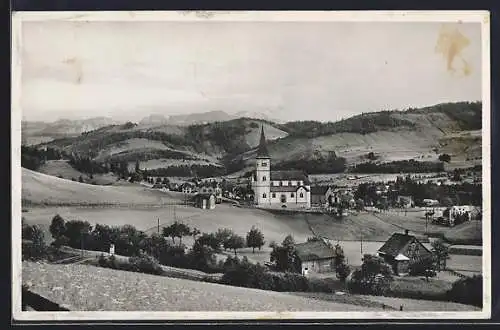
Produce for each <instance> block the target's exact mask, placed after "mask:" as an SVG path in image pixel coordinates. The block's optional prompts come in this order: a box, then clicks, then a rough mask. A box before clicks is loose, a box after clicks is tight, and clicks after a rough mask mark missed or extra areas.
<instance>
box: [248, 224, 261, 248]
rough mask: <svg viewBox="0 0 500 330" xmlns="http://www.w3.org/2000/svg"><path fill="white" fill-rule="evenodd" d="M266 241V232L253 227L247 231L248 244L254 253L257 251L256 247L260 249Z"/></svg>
mask: <svg viewBox="0 0 500 330" xmlns="http://www.w3.org/2000/svg"><path fill="white" fill-rule="evenodd" d="M264 243H265V242H264V234H262V232H261V231H260V230H259V229H257V228H255V227H252V229H250V231H249V232H248V233H247V246H248V247H251V248H252V253H255V248H259V250H260V249H261V248H262V246H264Z"/></svg>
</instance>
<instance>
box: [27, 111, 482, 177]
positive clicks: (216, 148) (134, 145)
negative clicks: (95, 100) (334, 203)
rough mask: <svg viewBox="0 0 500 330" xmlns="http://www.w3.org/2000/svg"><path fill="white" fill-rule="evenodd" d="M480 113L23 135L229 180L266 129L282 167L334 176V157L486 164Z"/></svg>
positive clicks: (246, 119) (46, 130)
mask: <svg viewBox="0 0 500 330" xmlns="http://www.w3.org/2000/svg"><path fill="white" fill-rule="evenodd" d="M481 112H482V105H481V103H480V102H472V103H471V102H458V103H445V104H438V105H435V106H431V107H425V108H419V109H409V110H406V111H381V112H371V113H366V114H361V115H356V116H353V117H350V118H347V119H344V120H341V121H338V122H328V123H323V122H315V121H297V122H287V123H284V124H283V123H277V122H274V121H272V120H269V119H266V117H265V116H262V117H263V118H255V117H256V116H258V115H259V114H253V113H248V112H244V113H239V114H235V115H229V114H227V113H225V112H222V111H212V112H206V113H199V114H190V115H177V116H170V117H165V116H162V115H150V116H148V117H146V118H144V119H142V120H141V121H140V122H139V123H138V124H137V125H136V124H131V123H128V124H125V123H116V122H114V121H113V120H112V119H110V118H95V119H88V120H83V121H74V122H72V121H67V120H66V121H65V120H62V121H57V122H55V123H52V124H44V123H29V122H28V123H26V125H25V131H24V132H23V134H24V135H28V136H29V135H30V134H35V136H38V137H40V136H43V134H46V136H51V137H65V138H64V139H59V140H54V141H52V142H49V141H48V140H46V141H40V142H43V143H44V144H45V145H47V146H51V147H55V148H59V149H62V150H64V151H66V152H69V153H73V154H81V155H87V156H89V155H90V156H91V157H92V158H94V159H96V160H97V161H111V160H125V161H128V162H131V163H133V162H135V161H136V160H139V161H141V166H142V167H144V168H148V169H152V168H164V167H168V166H171V165H179V164H181V165H188V164H198V165H200V164H212V165H215V166H223V167H226V169H227V170H228V172H229V173H233V172H241V171H247V170H248V169H251V166H252V164H253V159H254V158H255V147H256V146H257V144H258V141H259V134H260V129H261V127H264V131H265V134H266V138H267V139H268V149H269V152H270V154H271V156H272V158H273V160H272V163H273V165H276V166H283V167H290V166H299V165H300V167H301V168H302V167H304V166H306V165H307V166H316V165H317V166H318V167H319V168H327V169H328V168H330V167H335V166H337V165H338V164H337V163H336V158H339V157H340V158H343V159H345V161H346V164H347V166H351V165H354V164H359V163H363V162H367V161H368V160H369V158H368V157H369V156H368V155H369V154H371V156H370V157H372V158H374V159H376V161H377V162H387V161H393V160H411V159H413V160H418V161H438V156H439V154H440V153H448V154H450V155H451V159H452V161H451V162H450V164H452V165H453V166H456V167H466V166H473V165H476V164H478V163H479V164H480V163H481V123H482V119H481V118H482V116H481ZM235 117H236V118H235ZM250 117H254V118H253V119H251V118H250ZM214 122H218V123H214ZM91 128H93V129H94V130H90V129H91ZM82 132H88V133H85V134H81V133H82ZM65 134H66V135H65ZM32 137H33V135H32ZM298 164H299V165H298ZM304 164H305V165H304ZM311 164H315V165H311Z"/></svg>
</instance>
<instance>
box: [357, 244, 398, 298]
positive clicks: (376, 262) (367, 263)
mask: <svg viewBox="0 0 500 330" xmlns="http://www.w3.org/2000/svg"><path fill="white" fill-rule="evenodd" d="M392 280H393V277H392V270H391V267H390V266H389V265H387V264H386V263H385V262H384V260H383V259H382V258H380V257H378V256H374V255H369V254H365V255H364V257H363V264H362V265H361V269H358V270H355V271H354V272H353V274H352V279H351V282H350V283H349V289H350V290H351V291H352V292H354V293H363V294H375V295H383V294H385V293H386V292H387V291H388V290H389V289H390V284H391V282H392Z"/></svg>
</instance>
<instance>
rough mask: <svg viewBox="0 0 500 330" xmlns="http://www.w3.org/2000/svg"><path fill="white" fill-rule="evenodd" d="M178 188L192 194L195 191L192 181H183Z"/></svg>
mask: <svg viewBox="0 0 500 330" xmlns="http://www.w3.org/2000/svg"><path fill="white" fill-rule="evenodd" d="M179 189H180V191H182V192H183V193H185V194H192V193H194V192H196V186H195V184H194V183H192V182H184V183H183V184H181V185H180V186H179Z"/></svg>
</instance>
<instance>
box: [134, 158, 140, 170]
mask: <svg viewBox="0 0 500 330" xmlns="http://www.w3.org/2000/svg"><path fill="white" fill-rule="evenodd" d="M140 171H141V165H140V163H139V159H137V160H136V161H135V173H139V172H140Z"/></svg>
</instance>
